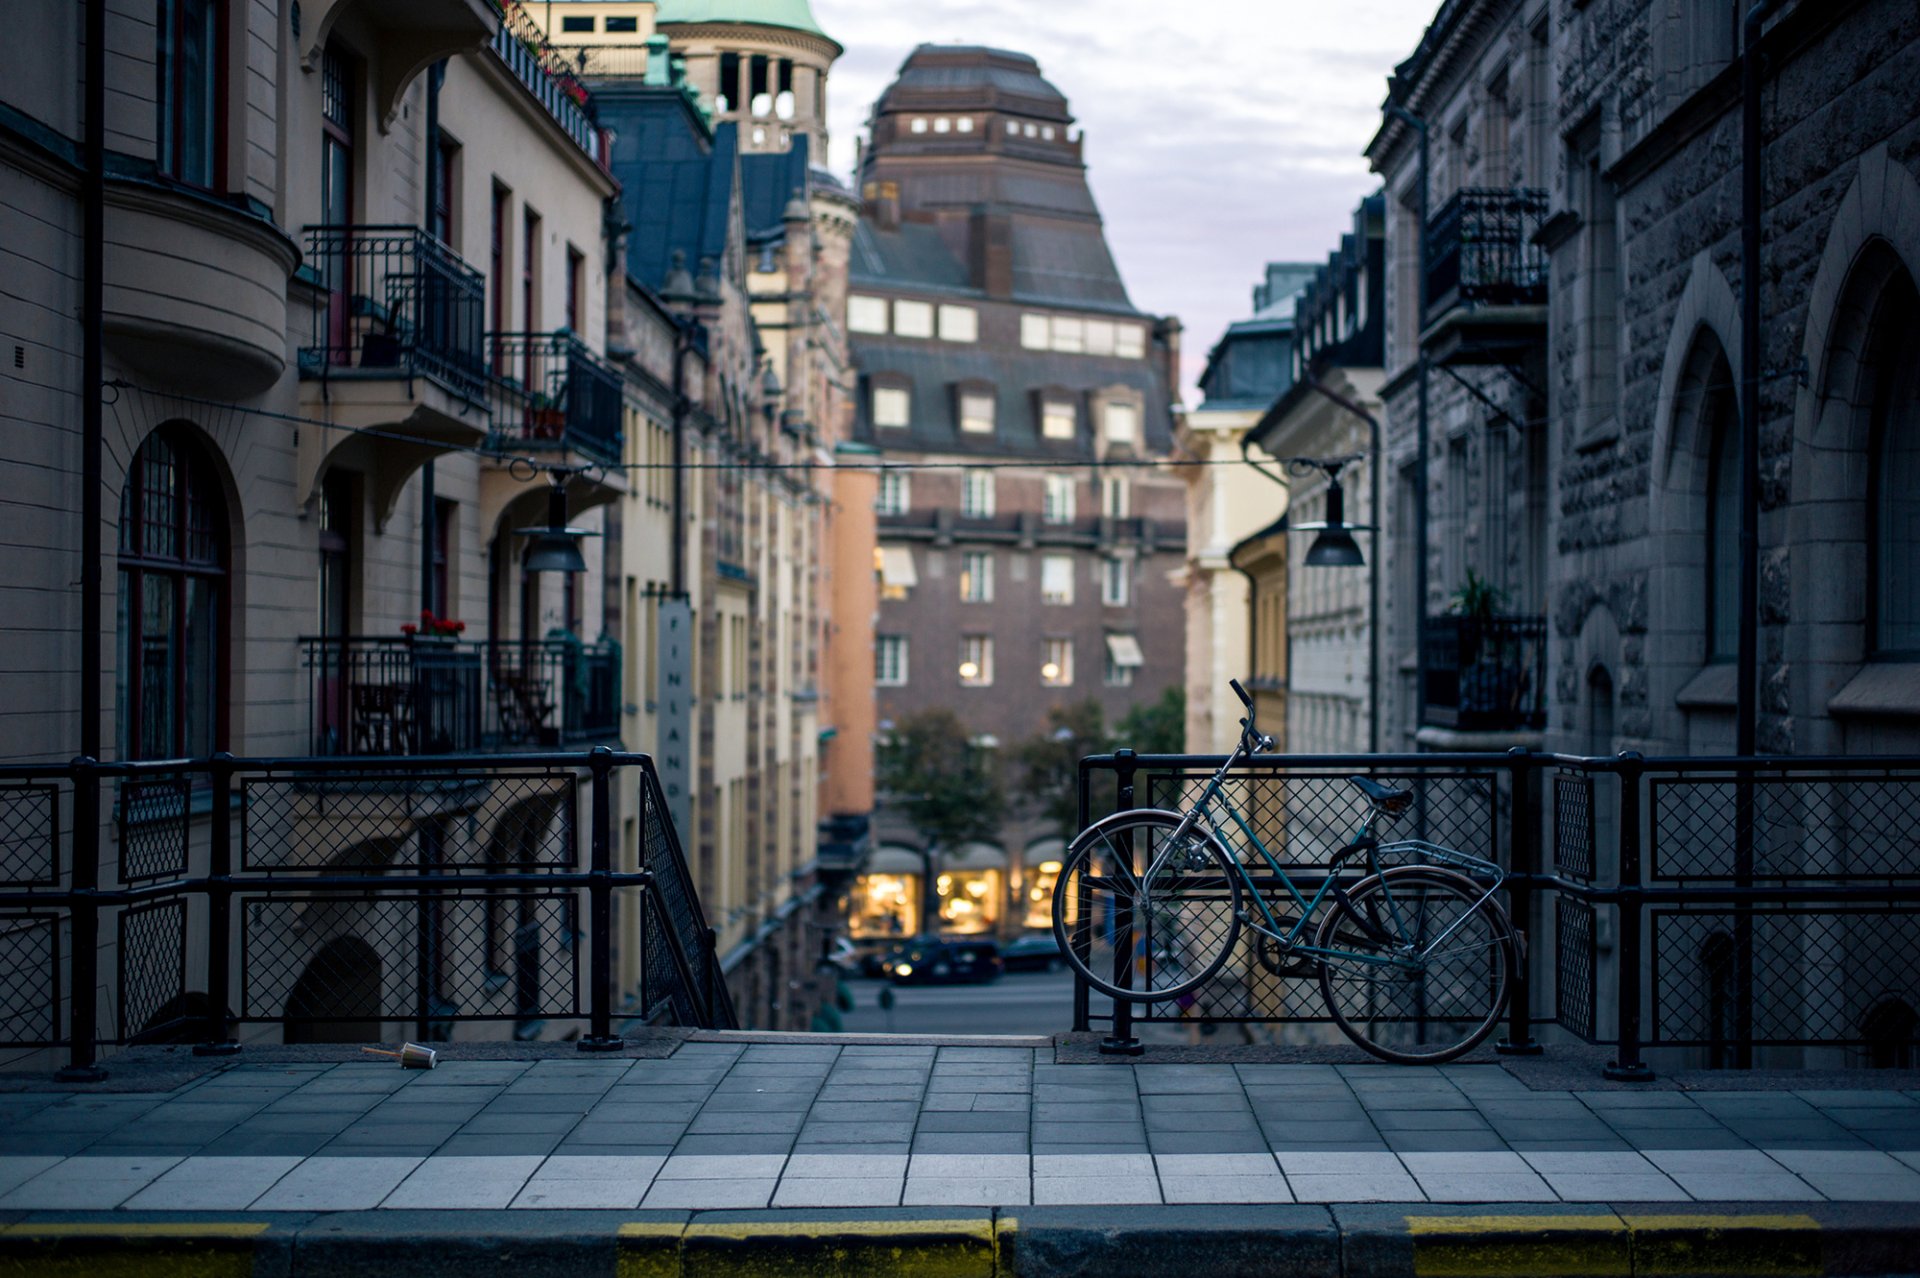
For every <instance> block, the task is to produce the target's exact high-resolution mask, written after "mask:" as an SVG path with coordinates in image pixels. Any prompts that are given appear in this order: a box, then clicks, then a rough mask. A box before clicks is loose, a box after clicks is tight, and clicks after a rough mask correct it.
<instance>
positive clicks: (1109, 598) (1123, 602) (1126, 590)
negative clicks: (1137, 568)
mask: <svg viewBox="0 0 1920 1278" xmlns="http://www.w3.org/2000/svg"><path fill="white" fill-rule="evenodd" d="M1100 602H1101V603H1103V604H1105V605H1107V607H1109V608H1125V607H1127V606H1128V605H1129V604H1131V603H1132V602H1133V562H1132V561H1131V560H1129V559H1126V558H1123V557H1121V556H1118V555H1116V556H1114V557H1113V558H1111V559H1108V560H1107V562H1106V565H1105V567H1104V568H1103V569H1102V571H1101V575H1100Z"/></svg>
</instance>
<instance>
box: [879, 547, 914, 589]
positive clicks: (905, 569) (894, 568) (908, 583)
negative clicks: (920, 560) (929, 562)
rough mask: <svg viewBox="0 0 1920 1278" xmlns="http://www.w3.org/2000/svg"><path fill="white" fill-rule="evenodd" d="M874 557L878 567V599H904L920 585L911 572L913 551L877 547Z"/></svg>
mask: <svg viewBox="0 0 1920 1278" xmlns="http://www.w3.org/2000/svg"><path fill="white" fill-rule="evenodd" d="M874 555H875V557H876V559H877V560H878V562H879V565H880V597H881V598H882V599H905V598H907V596H908V595H910V594H911V593H912V592H913V588H914V587H915V586H917V585H919V584H920V576H919V574H918V573H916V572H914V570H913V550H912V549H911V548H910V547H907V546H877V547H875V548H874Z"/></svg>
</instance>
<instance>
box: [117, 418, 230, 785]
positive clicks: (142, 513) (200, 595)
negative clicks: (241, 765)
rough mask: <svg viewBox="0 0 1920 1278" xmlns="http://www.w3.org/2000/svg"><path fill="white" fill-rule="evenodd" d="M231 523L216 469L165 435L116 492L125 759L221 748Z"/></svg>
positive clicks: (186, 441) (147, 447) (185, 440)
mask: <svg viewBox="0 0 1920 1278" xmlns="http://www.w3.org/2000/svg"><path fill="white" fill-rule="evenodd" d="M226 578H227V519H226V512H225V510H224V509H223V507H222V500H221V497H220V489H219V482H218V480H217V479H216V478H215V477H214V474H213V468H212V465H211V463H210V462H209V461H208V460H207V458H206V455H205V453H204V452H203V451H202V450H201V448H200V447H199V445H197V444H196V443H195V442H194V441H193V440H192V438H191V437H189V436H188V435H187V433H186V432H185V431H184V430H181V429H179V428H178V427H165V426H163V427H161V428H160V429H159V430H158V431H156V432H154V434H153V435H152V436H151V437H149V438H148V440H147V442H146V443H145V444H143V445H141V447H140V451H139V452H137V453H135V454H134V456H133V464H132V466H131V467H130V468H129V470H128V472H127V484H126V487H125V488H124V489H123V490H122V491H121V494H120V599H119V632H118V633H119V649H120V651H119V660H118V661H117V662H116V663H115V664H116V668H117V670H118V680H117V685H116V689H115V691H116V694H117V698H116V706H117V709H118V711H119V715H118V722H119V725H120V731H119V745H120V757H121V758H122V759H178V758H204V757H206V756H207V755H210V754H212V753H213V752H214V751H215V750H218V749H221V748H222V747H223V745H224V744H225V738H226V723H225V713H224V707H225V705H226V682H227V680H226V661H225V660H224V653H225V651H226V640H227V580H226Z"/></svg>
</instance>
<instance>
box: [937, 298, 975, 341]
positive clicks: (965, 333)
mask: <svg viewBox="0 0 1920 1278" xmlns="http://www.w3.org/2000/svg"><path fill="white" fill-rule="evenodd" d="M940 340H941V341H943V342H975V341H978V340H980V312H978V311H976V310H974V309H973V308H972V307H971V306H942V307H941V308H940Z"/></svg>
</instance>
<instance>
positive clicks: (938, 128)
mask: <svg viewBox="0 0 1920 1278" xmlns="http://www.w3.org/2000/svg"><path fill="white" fill-rule="evenodd" d="M933 131H934V132H935V133H951V132H952V131H953V121H952V120H949V119H948V118H947V117H946V116H944V115H937V116H935V117H934V118H933Z"/></svg>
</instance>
